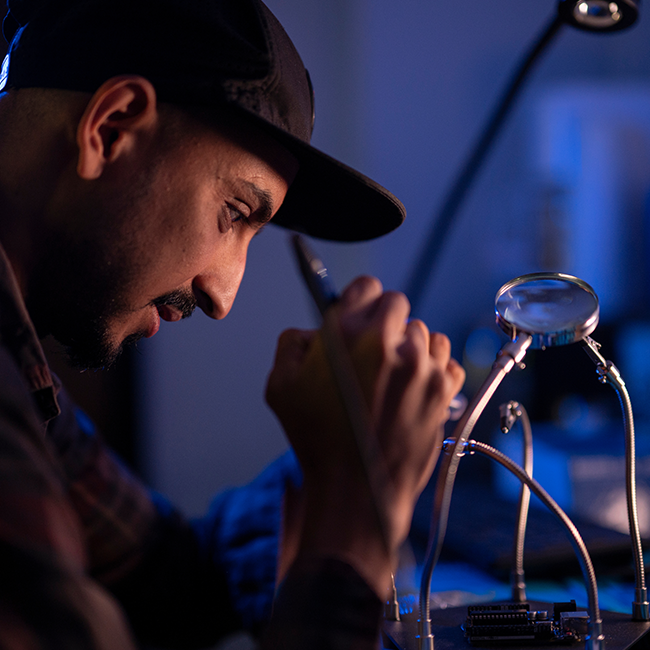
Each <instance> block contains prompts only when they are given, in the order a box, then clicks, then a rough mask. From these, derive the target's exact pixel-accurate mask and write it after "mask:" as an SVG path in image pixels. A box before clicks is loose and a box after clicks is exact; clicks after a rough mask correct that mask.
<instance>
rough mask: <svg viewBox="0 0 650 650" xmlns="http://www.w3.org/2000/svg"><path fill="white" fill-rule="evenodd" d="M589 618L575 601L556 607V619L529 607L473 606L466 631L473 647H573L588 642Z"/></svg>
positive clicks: (556, 605)
mask: <svg viewBox="0 0 650 650" xmlns="http://www.w3.org/2000/svg"><path fill="white" fill-rule="evenodd" d="M588 623H589V615H588V613H587V612H585V611H582V610H578V609H577V608H576V603H575V600H572V601H570V602H568V603H555V604H554V605H553V617H552V618H549V615H548V612H547V611H543V610H542V611H531V610H530V605H529V604H528V603H503V604H499V605H472V606H470V607H468V609H467V619H466V621H465V625H464V626H463V630H464V632H465V637H466V638H467V640H468V641H469V642H470V643H479V642H480V645H486V644H491V643H499V644H503V643H508V642H512V643H516V644H517V645H522V643H523V644H526V643H531V644H533V643H534V644H536V645H538V644H544V643H549V644H550V643H563V644H566V643H573V642H577V641H582V640H584V638H585V636H586V634H587V627H588Z"/></svg>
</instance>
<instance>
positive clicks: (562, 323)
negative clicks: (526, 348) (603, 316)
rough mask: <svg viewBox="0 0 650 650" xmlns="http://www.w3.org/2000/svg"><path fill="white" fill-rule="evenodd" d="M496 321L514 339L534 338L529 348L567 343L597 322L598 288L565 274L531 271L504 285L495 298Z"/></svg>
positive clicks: (591, 330) (586, 334) (586, 332)
mask: <svg viewBox="0 0 650 650" xmlns="http://www.w3.org/2000/svg"><path fill="white" fill-rule="evenodd" d="M495 312H496V317H497V324H498V325H499V327H500V328H501V329H502V330H503V331H504V332H505V333H506V334H507V335H508V336H509V337H510V338H511V339H512V340H513V341H514V340H515V339H516V338H517V337H519V336H520V335H521V334H528V335H530V336H531V337H532V341H531V343H530V347H531V348H533V349H538V350H539V349H542V350H543V349H545V348H547V347H552V346H556V345H567V344H569V343H574V342H576V341H581V340H582V339H584V338H585V337H586V336H589V335H590V334H591V333H592V332H593V331H594V330H595V329H596V325H598V317H599V313H600V308H599V305H598V296H597V295H596V293H595V291H594V290H593V289H592V288H591V287H590V286H589V285H588V284H587V283H586V282H584V281H583V280H580V279H579V278H576V277H575V276H573V275H567V274H566V273H529V274H528V275H522V276H520V277H518V278H515V279H514V280H511V281H510V282H507V283H506V284H504V285H503V286H502V287H501V289H499V291H498V292H497V295H496V299H495Z"/></svg>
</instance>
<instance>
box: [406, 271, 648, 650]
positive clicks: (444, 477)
mask: <svg viewBox="0 0 650 650" xmlns="http://www.w3.org/2000/svg"><path fill="white" fill-rule="evenodd" d="M496 313H497V323H498V324H499V326H500V327H501V328H502V329H503V330H504V331H505V332H506V333H507V334H509V335H510V336H511V338H512V340H511V341H510V342H508V343H506V345H505V346H504V347H503V348H502V349H501V350H500V352H499V354H498V355H497V359H496V361H495V362H494V364H493V366H492V370H491V371H490V374H489V375H488V377H487V378H486V380H485V381H484V383H483V385H482V386H481V388H480V389H479V391H478V392H477V394H476V396H475V397H474V399H473V400H472V401H471V403H470V404H469V406H468V408H467V410H466V412H465V414H464V415H463V417H462V418H461V419H460V421H459V422H458V425H457V426H456V430H455V432H454V438H453V439H452V440H449V441H446V443H445V444H446V451H447V453H446V454H445V456H444V460H443V465H442V468H441V472H440V475H439V480H438V485H437V489H436V496H435V503H434V512H433V517H432V526H431V533H430V540H429V547H428V550H427V559H426V562H425V567H424V571H423V575H422V583H421V590H420V617H419V620H418V635H417V641H418V647H419V649H420V650H433V648H434V637H433V634H432V630H431V615H430V592H431V580H432V574H433V570H434V568H435V566H436V564H437V561H438V558H439V556H440V552H441V550H442V544H443V541H444V536H445V532H446V527H447V520H448V515H449V508H450V505H451V494H452V491H453V486H454V482H455V478H456V473H457V470H458V464H459V462H460V458H462V456H463V455H465V453H466V452H467V451H468V450H469V451H470V452H471V453H473V452H476V451H479V452H481V453H484V454H486V455H488V456H490V457H491V458H493V459H495V460H497V461H498V462H500V463H501V464H502V465H504V466H505V467H506V468H507V469H509V470H510V471H511V472H513V473H514V474H515V475H516V476H517V477H518V478H519V479H520V480H521V481H522V483H523V484H525V485H527V486H528V487H529V488H530V489H531V491H533V492H534V493H535V494H536V495H537V496H538V497H539V498H540V499H541V500H542V501H543V502H544V503H545V505H547V507H549V508H550V509H551V511H552V512H553V513H554V514H555V515H556V516H557V517H558V518H559V519H560V521H561V522H562V523H563V524H564V525H565V527H566V528H567V530H568V532H569V533H570V535H571V538H572V543H573V545H574V549H575V550H576V553H577V555H578V558H579V560H580V566H581V569H582V573H583V577H584V579H585V583H586V587H587V592H588V599H589V610H590V619H589V633H588V635H587V637H586V647H587V648H588V649H589V650H596V649H601V648H604V635H603V632H602V620H601V617H600V611H599V607H598V595H597V586H596V579H595V574H594V571H593V565H592V563H591V559H590V558H589V554H588V552H587V549H586V547H585V546H584V543H583V541H582V539H581V537H580V535H579V533H578V531H577V529H576V528H575V526H574V525H573V523H572V522H571V521H570V519H569V518H568V517H567V516H566V514H565V513H564V512H563V511H562V510H561V509H560V508H559V506H557V504H555V502H554V501H553V500H552V499H551V498H550V496H548V494H547V493H546V492H545V491H544V490H543V488H542V487H541V486H540V485H539V484H538V483H537V482H536V481H534V480H533V479H532V478H531V477H530V476H529V475H528V473H527V472H526V471H525V470H524V469H522V468H521V467H519V466H518V465H517V464H516V463H514V462H513V461H512V460H510V459H509V458H507V457H506V456H504V455H503V454H501V453H500V452H498V451H497V450H495V449H493V448H492V447H490V446H489V445H485V444H484V443H479V442H476V441H470V442H468V439H469V435H470V433H471V431H472V430H473V428H474V426H475V424H476V421H477V420H478V418H479V417H480V415H481V414H482V412H483V410H484V409H485V407H486V405H487V404H488V402H489V401H490V399H491V397H492V395H493V394H494V392H495V391H496V389H497V387H498V386H499V384H500V383H501V381H502V380H503V378H504V377H505V375H506V374H508V373H509V372H510V370H512V368H514V367H515V366H521V365H522V360H523V358H524V356H525V354H526V351H527V350H528V349H529V348H531V347H532V348H541V349H544V348H546V347H548V346H554V345H564V344H567V343H573V342H574V341H581V342H582V344H583V346H584V347H585V350H586V351H587V353H588V354H589V356H590V357H591V358H592V360H593V361H594V362H595V363H596V365H597V372H598V374H599V377H600V381H601V382H603V383H609V384H610V385H611V386H612V387H613V388H614V389H615V390H616V391H617V394H618V396H619V399H620V401H621V406H622V409H623V417H624V422H625V429H626V483H627V501H628V518H629V522H630V534H631V538H632V547H633V553H634V557H635V575H636V587H635V599H634V601H633V607H632V610H633V611H632V619H633V620H642V621H647V620H649V619H650V612H649V604H648V600H647V589H646V587H645V576H644V572H643V558H642V552H641V541H640V535H639V528H638V519H637V507H636V478H635V449H634V424H633V416H632V408H631V403H630V399H629V395H628V393H627V390H626V388H625V384H624V382H623V381H622V379H621V376H620V373H619V372H618V370H617V369H616V367H615V366H614V365H613V364H612V363H611V362H607V361H606V360H605V359H604V358H603V357H602V356H601V355H600V352H599V351H598V348H599V345H598V344H597V343H596V342H595V341H593V339H591V338H590V337H589V334H591V333H592V332H593V330H594V329H595V327H596V325H597V324H598V317H599V306H598V298H597V296H596V294H595V292H594V291H593V289H592V288H591V287H590V286H589V285H588V284H586V283H585V282H583V281H582V280H579V279H578V278H575V277H573V276H569V275H566V274H560V273H541V274H529V275H526V276H521V277H520V278H515V279H514V280H512V281H511V282H509V283H507V284H506V285H504V286H503V287H502V288H501V289H500V290H499V292H498V293H497V297H496Z"/></svg>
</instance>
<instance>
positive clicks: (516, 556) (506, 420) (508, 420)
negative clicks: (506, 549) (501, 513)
mask: <svg viewBox="0 0 650 650" xmlns="http://www.w3.org/2000/svg"><path fill="white" fill-rule="evenodd" d="M499 410H500V412H501V431H503V433H508V431H510V429H512V427H513V426H514V425H515V423H516V422H517V421H518V420H519V421H520V422H521V429H522V433H523V435H524V453H523V457H524V463H523V465H524V471H525V472H526V474H528V476H530V477H531V478H532V477H533V431H532V428H531V426H530V419H529V417H528V413H527V412H526V409H525V408H524V407H523V406H522V405H521V404H520V403H519V402H515V401H512V400H511V401H510V402H508V403H507V404H502V405H501V406H500V407H499ZM529 505H530V489H529V487H528V485H526V483H524V482H522V484H521V490H520V491H519V507H518V509H517V525H516V527H515V541H514V544H513V551H512V554H513V558H512V575H511V581H512V600H513V601H514V602H516V603H523V602H525V601H526V578H525V574H524V542H525V540H526V525H527V523H528V506H529Z"/></svg>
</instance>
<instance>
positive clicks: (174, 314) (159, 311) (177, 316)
mask: <svg viewBox="0 0 650 650" xmlns="http://www.w3.org/2000/svg"><path fill="white" fill-rule="evenodd" d="M181 318H183V313H182V312H181V311H180V310H179V309H177V308H176V307H172V306H171V305H154V308H153V310H152V319H151V323H150V324H149V328H148V330H147V333H146V334H145V337H146V338H151V337H152V336H153V335H154V334H156V333H157V332H158V330H159V329H160V321H161V320H166V321H168V322H170V323H173V322H175V321H178V320H181Z"/></svg>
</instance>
